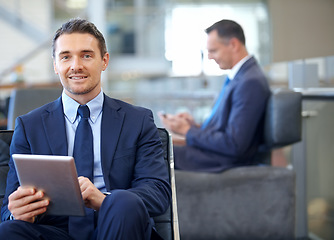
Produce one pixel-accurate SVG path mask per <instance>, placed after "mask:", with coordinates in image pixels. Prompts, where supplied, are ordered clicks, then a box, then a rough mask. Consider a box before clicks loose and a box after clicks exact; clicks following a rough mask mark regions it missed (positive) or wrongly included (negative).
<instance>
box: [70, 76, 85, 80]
mask: <svg viewBox="0 0 334 240" xmlns="http://www.w3.org/2000/svg"><path fill="white" fill-rule="evenodd" d="M71 78H72V79H74V80H77V79H83V78H85V77H71Z"/></svg>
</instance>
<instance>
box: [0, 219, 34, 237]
mask: <svg viewBox="0 0 334 240" xmlns="http://www.w3.org/2000/svg"><path fill="white" fill-rule="evenodd" d="M29 224H31V223H27V222H24V221H18V220H15V221H5V222H2V223H1V224H0V239H18V238H17V236H19V235H21V236H22V235H24V233H25V232H26V229H27V228H29V226H28V225H29Z"/></svg>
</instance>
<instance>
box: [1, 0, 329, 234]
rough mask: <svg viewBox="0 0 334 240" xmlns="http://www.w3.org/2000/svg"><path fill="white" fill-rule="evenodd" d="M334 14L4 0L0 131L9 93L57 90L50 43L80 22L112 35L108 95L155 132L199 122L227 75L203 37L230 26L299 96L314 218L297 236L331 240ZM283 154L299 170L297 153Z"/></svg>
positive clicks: (213, 0)
mask: <svg viewBox="0 0 334 240" xmlns="http://www.w3.org/2000/svg"><path fill="white" fill-rule="evenodd" d="M333 13H334V0H317V1H315V0H279V1H277V0H29V1H27V0H11V1H8V0H0V54H1V55H0V56H1V57H0V125H1V128H2V129H6V128H7V114H8V104H9V101H10V96H11V93H12V91H13V89H17V88H34V87H59V88H60V84H59V79H58V76H57V75H55V74H54V72H53V65H52V57H51V39H52V37H53V34H54V32H55V31H56V29H58V28H59V27H60V26H61V24H62V23H63V22H65V21H67V20H68V19H70V18H74V17H82V18H86V19H88V20H90V21H92V22H93V23H94V24H95V25H96V26H97V27H98V28H99V29H100V30H101V32H102V33H103V34H104V36H105V38H106V41H107V48H108V51H109V53H110V55H111V59H110V63H109V67H108V69H107V71H106V72H104V74H103V90H104V91H105V92H106V93H107V94H108V95H109V96H112V97H115V98H119V99H122V100H125V101H127V102H130V103H133V104H135V105H141V106H144V107H147V108H150V109H151V110H152V111H153V113H154V116H155V120H156V124H157V125H158V126H161V123H160V122H159V120H158V118H157V115H156V114H157V112H158V111H165V112H170V113H176V112H180V111H188V112H190V113H192V114H193V115H194V116H195V118H196V120H197V121H203V119H204V118H205V116H206V115H207V114H208V113H209V112H210V109H211V105H212V101H213V99H214V98H215V96H216V94H217V92H218V91H219V89H220V88H221V85H222V82H223V81H224V76H223V75H225V74H226V72H224V71H223V70H220V69H219V68H218V66H217V65H216V63H215V62H214V61H213V60H212V61H210V60H208V58H207V51H206V34H205V32H204V30H205V29H206V28H207V27H209V26H210V25H212V24H213V23H214V22H216V21H219V20H221V19H232V20H235V21H237V22H238V23H240V24H241V26H242V27H243V28H244V31H245V35H246V46H247V49H248V51H249V53H250V54H252V55H254V56H255V57H256V59H257V60H258V61H259V63H260V65H261V66H262V68H263V71H264V72H265V74H266V75H267V77H268V81H269V83H270V86H271V88H272V89H273V90H275V89H278V88H290V89H293V90H295V91H300V92H302V93H303V96H304V100H303V116H304V119H303V124H304V127H303V141H304V142H303V144H304V145H303V148H302V153H300V154H299V156H300V155H302V157H303V159H302V161H303V164H304V166H305V169H306V170H305V171H306V176H307V178H306V180H305V185H306V189H307V191H306V195H305V201H306V203H307V211H308V214H307V216H306V218H305V219H304V220H305V221H306V222H307V226H306V227H304V229H303V230H302V231H301V232H305V231H307V233H308V234H310V235H311V236H313V237H314V238H317V239H318V238H320V239H334V230H333V229H334V214H333V213H334V211H333V206H334V203H333V202H334V191H333V188H332V185H331V184H332V183H333V182H334V174H333V169H334V149H333V147H332V146H333V143H334V137H333V136H334V127H333V122H334V121H333V120H334V119H333V117H334V105H333V102H332V100H333V99H334V28H333V26H334V14H333ZM283 155H284V158H285V159H286V161H287V162H286V165H289V164H291V165H293V161H294V159H292V157H291V156H290V155H291V149H284V151H283ZM283 165H284V164H283ZM306 166H307V167H306ZM305 229H306V230H305ZM300 234H304V233H300ZM297 235H298V230H297Z"/></svg>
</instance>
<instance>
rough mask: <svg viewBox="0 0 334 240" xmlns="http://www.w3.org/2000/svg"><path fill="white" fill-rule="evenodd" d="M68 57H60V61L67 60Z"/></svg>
mask: <svg viewBox="0 0 334 240" xmlns="http://www.w3.org/2000/svg"><path fill="white" fill-rule="evenodd" d="M68 58H69V57H68V56H62V57H61V59H62V60H67V59H68Z"/></svg>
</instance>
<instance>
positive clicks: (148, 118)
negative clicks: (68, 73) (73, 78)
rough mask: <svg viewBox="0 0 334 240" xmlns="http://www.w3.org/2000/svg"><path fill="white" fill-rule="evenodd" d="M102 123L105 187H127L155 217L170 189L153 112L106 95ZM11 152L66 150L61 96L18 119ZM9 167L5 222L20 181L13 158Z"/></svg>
mask: <svg viewBox="0 0 334 240" xmlns="http://www.w3.org/2000/svg"><path fill="white" fill-rule="evenodd" d="M101 127H102V131H101V164H102V171H103V177H104V181H105V183H106V188H107V190H108V191H109V192H112V191H113V190H114V189H128V190H129V191H131V192H134V193H135V194H137V195H138V196H140V198H141V199H142V200H143V202H144V203H145V205H146V207H147V209H148V212H149V213H150V215H151V216H152V217H153V216H156V215H160V214H162V213H164V212H165V211H166V209H167V207H168V206H169V203H170V199H171V189H170V185H169V180H168V170H167V168H166V164H165V162H164V159H163V152H162V148H161V142H160V138H159V135H158V132H157V128H156V126H155V125H154V121H153V116H152V112H151V111H150V110H147V109H144V108H140V107H135V106H132V105H130V104H127V103H125V102H122V101H120V100H116V99H112V98H109V97H107V96H105V97H104V104H103V115H102V122H101ZM13 153H31V154H46V155H67V139H66V130H65V118H64V113H63V106H62V101H61V98H59V99H57V100H56V101H54V102H51V103H49V104H47V105H45V106H43V107H40V108H38V109H35V110H33V111H32V112H30V113H28V114H26V115H23V116H21V117H18V118H17V120H16V127H15V131H14V135H13V139H12V143H11V154H13ZM9 166H10V170H9V173H8V178H7V189H6V195H5V200H4V205H3V207H2V209H1V213H2V221H4V220H7V219H8V217H9V215H10V212H9V210H8V207H7V204H8V196H9V195H10V194H11V193H12V192H13V191H15V190H16V189H17V188H18V186H19V181H18V178H17V175H16V172H15V166H14V164H13V160H12V159H11V160H10V162H9ZM58 218H59V217H58ZM40 221H50V218H47V217H44V218H41V219H40ZM52 221H55V219H54V218H53V219H52Z"/></svg>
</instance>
